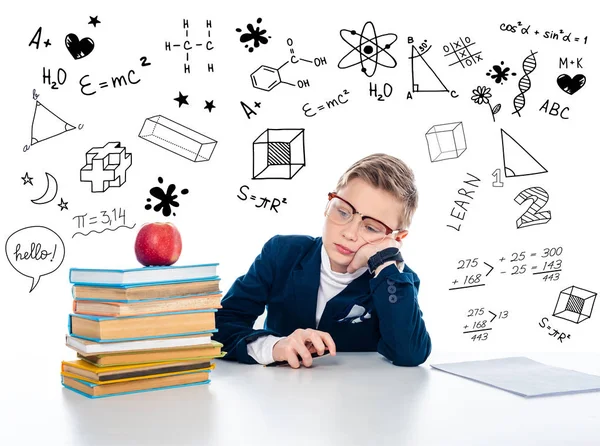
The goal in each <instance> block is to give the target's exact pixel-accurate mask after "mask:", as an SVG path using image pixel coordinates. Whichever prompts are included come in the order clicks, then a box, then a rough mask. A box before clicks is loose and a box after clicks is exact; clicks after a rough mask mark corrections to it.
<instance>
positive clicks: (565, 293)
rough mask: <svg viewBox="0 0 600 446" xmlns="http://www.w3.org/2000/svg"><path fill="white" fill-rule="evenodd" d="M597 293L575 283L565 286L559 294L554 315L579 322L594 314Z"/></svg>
mask: <svg viewBox="0 0 600 446" xmlns="http://www.w3.org/2000/svg"><path fill="white" fill-rule="evenodd" d="M597 295H598V293H595V292H593V291H589V290H584V289H583V288H579V287H577V286H574V285H573V286H570V287H568V288H565V289H564V290H562V291H561V292H560V294H559V295H558V300H557V301H556V307H555V308H554V313H552V316H555V317H559V318H561V319H565V320H567V321H571V322H574V323H576V324H579V323H580V322H583V321H585V320H586V319H589V318H590V317H591V316H592V310H593V309H594V302H595V300H596V296H597Z"/></svg>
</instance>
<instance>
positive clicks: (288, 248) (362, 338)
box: [213, 153, 431, 368]
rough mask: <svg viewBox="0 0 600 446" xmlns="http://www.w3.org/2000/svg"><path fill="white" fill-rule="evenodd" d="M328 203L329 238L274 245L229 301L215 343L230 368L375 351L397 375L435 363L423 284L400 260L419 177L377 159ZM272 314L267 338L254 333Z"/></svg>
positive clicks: (285, 239) (278, 240)
mask: <svg viewBox="0 0 600 446" xmlns="http://www.w3.org/2000/svg"><path fill="white" fill-rule="evenodd" d="M328 198H329V200H328V202H327V206H326V208H325V223H324V227H323V236H322V237H316V238H314V237H310V236H299V235H285V236H281V235H276V236H274V237H273V238H271V239H270V240H269V241H268V242H267V243H266V244H265V245H264V247H263V249H262V252H261V253H260V254H259V255H258V257H257V258H256V259H255V261H254V263H253V264H252V266H251V267H250V269H249V270H248V272H247V273H246V275H244V276H241V277H239V278H238V279H236V281H235V282H234V283H233V285H232V286H231V288H230V289H229V291H228V292H227V294H226V295H225V297H224V298H223V300H222V302H221V305H222V308H221V309H220V310H219V311H217V314H216V323H217V328H218V332H217V333H215V335H214V336H213V338H214V339H215V340H217V341H219V342H221V343H222V344H223V345H224V347H223V350H225V351H226V352H227V355H226V356H225V357H224V358H223V359H231V360H237V361H239V362H243V363H247V364H256V363H260V364H269V363H271V362H274V361H283V360H286V361H288V363H289V365H290V366H291V367H293V368H298V367H300V365H304V366H305V367H310V366H311V365H312V356H311V354H312V353H315V352H316V353H317V354H318V355H322V354H323V353H324V352H325V350H326V349H328V350H329V352H330V353H331V354H332V355H335V353H336V351H378V352H379V353H381V354H382V355H383V356H385V357H386V358H388V359H389V360H390V361H392V363H393V364H395V365H400V366H417V365H419V364H422V363H423V362H424V361H425V360H426V359H427V357H428V356H429V354H430V352H431V340H430V337H429V334H428V333H427V330H426V328H425V323H424V321H423V319H422V313H421V310H420V309H419V305H418V303H417V292H418V289H419V283H420V282H419V278H418V277H417V275H416V274H415V273H414V272H413V271H412V270H411V269H410V268H408V267H407V266H406V265H405V264H404V261H403V259H402V257H401V255H400V248H401V246H402V239H403V238H404V237H406V235H407V234H408V231H407V230H406V228H408V226H409V225H410V222H411V219H412V215H413V213H414V212H415V210H416V207H417V190H416V187H415V184H414V176H413V173H412V170H411V169H410V168H409V167H408V166H407V165H406V164H405V163H404V162H402V161H401V160H399V159H397V158H394V157H392V156H389V155H385V154H380V153H378V154H374V155H370V156H367V157H365V158H363V159H361V160H359V161H357V162H356V163H354V165H352V166H351V167H350V168H349V169H348V170H347V171H346V172H345V173H344V175H342V177H341V178H340V179H339V181H338V184H337V187H336V188H335V192H331V193H329V195H328ZM265 306H266V307H267V318H266V320H265V325H264V329H262V330H254V329H253V328H252V327H253V325H254V322H255V321H256V318H257V317H258V316H260V315H261V314H262V313H263V312H264V310H265Z"/></svg>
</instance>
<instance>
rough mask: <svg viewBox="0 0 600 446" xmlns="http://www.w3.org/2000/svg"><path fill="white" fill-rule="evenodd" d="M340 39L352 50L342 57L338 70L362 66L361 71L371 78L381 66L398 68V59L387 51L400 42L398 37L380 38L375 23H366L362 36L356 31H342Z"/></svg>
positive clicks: (382, 36)
mask: <svg viewBox="0 0 600 446" xmlns="http://www.w3.org/2000/svg"><path fill="white" fill-rule="evenodd" d="M340 37H341V38H342V39H343V40H344V42H346V43H347V44H348V45H350V46H351V47H352V49H351V50H350V51H349V52H348V54H346V55H345V56H344V57H342V60H340V62H339V63H338V68H341V69H345V68H350V67H354V66H356V65H358V64H360V66H361V71H362V72H363V73H365V75H366V76H367V77H371V76H373V75H374V74H375V71H376V70H377V67H378V66H379V65H381V66H383V67H386V68H394V67H395V66H396V59H394V57H393V56H392V55H391V54H390V53H388V51H387V50H388V49H390V47H391V46H392V45H393V44H394V42H395V41H396V40H398V36H397V35H396V34H394V33H388V34H382V35H380V36H378V35H377V33H376V32H375V26H374V25H373V22H366V23H365V25H364V26H363V29H362V31H361V32H360V34H359V33H357V32H356V31H355V30H348V29H342V30H341V31H340ZM357 40H358V41H357ZM356 53H358V55H356Z"/></svg>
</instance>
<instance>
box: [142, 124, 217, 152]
mask: <svg viewBox="0 0 600 446" xmlns="http://www.w3.org/2000/svg"><path fill="white" fill-rule="evenodd" d="M139 137H140V138H142V139H145V140H146V141H148V142H151V143H152V144H156V145H157V146H159V147H162V148H163V149H166V150H169V151H171V152H173V153H176V154H177V155H179V156H182V157H184V158H187V159H189V160H190V161H194V162H199V161H208V160H209V159H210V157H211V155H212V153H213V150H214V149H215V146H216V145H217V141H215V140H214V139H212V138H209V137H208V136H205V135H203V134H202V133H198V132H196V131H195V130H192V129H190V128H188V127H185V126H183V125H181V124H179V123H177V122H175V121H171V120H170V119H168V118H165V117H164V116H161V115H157V116H152V117H151V118H148V119H146V120H145V121H144V125H143V126H142V129H141V130H140V134H139Z"/></svg>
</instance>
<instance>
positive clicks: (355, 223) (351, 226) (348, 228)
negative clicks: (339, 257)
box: [342, 216, 362, 241]
mask: <svg viewBox="0 0 600 446" xmlns="http://www.w3.org/2000/svg"><path fill="white" fill-rule="evenodd" d="M361 224H362V220H361V218H360V217H356V216H355V217H354V218H353V219H352V221H351V222H349V223H348V224H346V225H345V226H344V229H343V230H342V235H343V236H344V237H345V238H347V239H349V240H352V241H356V239H357V238H358V231H359V230H360V225H361Z"/></svg>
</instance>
